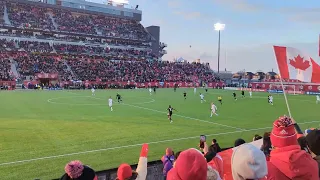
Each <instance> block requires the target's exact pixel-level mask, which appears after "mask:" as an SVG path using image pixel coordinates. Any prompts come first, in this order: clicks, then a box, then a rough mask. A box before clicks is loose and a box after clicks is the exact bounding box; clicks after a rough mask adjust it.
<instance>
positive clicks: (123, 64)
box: [67, 58, 216, 82]
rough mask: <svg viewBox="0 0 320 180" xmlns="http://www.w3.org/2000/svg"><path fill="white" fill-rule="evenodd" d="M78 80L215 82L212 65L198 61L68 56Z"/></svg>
mask: <svg viewBox="0 0 320 180" xmlns="http://www.w3.org/2000/svg"><path fill="white" fill-rule="evenodd" d="M67 63H68V64H69V65H70V67H71V69H72V70H73V71H74V72H75V74H76V75H77V77H78V79H79V80H93V81H95V80H96V79H101V80H102V81H104V82H105V81H111V82H114V81H121V82H127V81H131V82H154V81H170V82H195V81H198V80H201V81H205V82H214V81H215V80H216V79H215V76H214V75H213V74H212V72H210V68H209V67H207V66H205V65H203V64H196V63H190V64H189V63H185V64H179V63H170V62H166V61H165V62H160V61H153V62H149V61H99V60H90V59H82V60H79V59H73V58H70V59H67Z"/></svg>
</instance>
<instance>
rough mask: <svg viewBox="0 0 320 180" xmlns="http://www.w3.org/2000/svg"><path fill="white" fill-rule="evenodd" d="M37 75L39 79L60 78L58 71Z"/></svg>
mask: <svg viewBox="0 0 320 180" xmlns="http://www.w3.org/2000/svg"><path fill="white" fill-rule="evenodd" d="M36 76H37V77H38V78H39V79H43V78H45V79H57V78H58V74H57V73H38V74H36Z"/></svg>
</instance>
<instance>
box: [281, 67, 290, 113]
mask: <svg viewBox="0 0 320 180" xmlns="http://www.w3.org/2000/svg"><path fill="white" fill-rule="evenodd" d="M278 70H279V67H278ZM279 74H280V84H281V87H282V91H283V96H284V100H285V102H286V105H287V109H288V113H289V117H290V118H292V114H291V110H290V106H289V102H288V98H287V93H286V90H285V88H284V85H283V81H282V77H281V73H280V70H279Z"/></svg>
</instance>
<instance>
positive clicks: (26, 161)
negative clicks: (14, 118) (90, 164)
mask: <svg viewBox="0 0 320 180" xmlns="http://www.w3.org/2000/svg"><path fill="white" fill-rule="evenodd" d="M318 122H320V121H310V122H303V123H299V124H312V123H318ZM269 128H272V127H264V128H254V129H246V130H238V131H231V132H224V133H215V134H208V135H207V136H219V135H227V134H235V133H242V132H250V131H257V130H264V129H269ZM194 138H199V136H191V137H185V138H176V139H167V140H161V141H154V142H148V143H147V144H159V143H164V142H172V141H181V140H188V139H194ZM142 144H143V143H140V144H132V145H126V146H118V147H110V148H103V149H96V150H90V151H82V152H75V153H68V154H60V155H55V156H45V157H39V158H33V159H25V160H20V161H12V162H5V163H1V164H0V166H6V165H13V164H21V163H28V162H32V161H39V160H45V159H55V158H60V157H66V156H73V155H80V154H89V153H95V152H101V151H110V150H115V149H123V148H130V147H137V146H141V145H142Z"/></svg>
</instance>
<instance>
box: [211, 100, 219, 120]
mask: <svg viewBox="0 0 320 180" xmlns="http://www.w3.org/2000/svg"><path fill="white" fill-rule="evenodd" d="M217 110H218V108H217V106H216V105H215V104H214V103H213V102H212V103H211V115H210V117H212V115H214V114H215V115H216V116H218V114H217V113H216V112H217Z"/></svg>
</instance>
